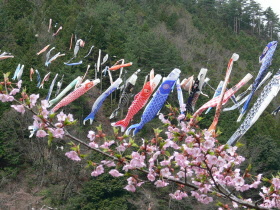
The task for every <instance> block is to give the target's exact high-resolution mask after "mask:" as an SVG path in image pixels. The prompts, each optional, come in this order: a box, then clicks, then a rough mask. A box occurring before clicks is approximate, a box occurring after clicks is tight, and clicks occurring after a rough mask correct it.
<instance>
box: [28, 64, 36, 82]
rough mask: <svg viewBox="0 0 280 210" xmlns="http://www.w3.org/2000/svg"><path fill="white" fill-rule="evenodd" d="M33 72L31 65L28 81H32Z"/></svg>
mask: <svg viewBox="0 0 280 210" xmlns="http://www.w3.org/2000/svg"><path fill="white" fill-rule="evenodd" d="M34 73H35V71H34V69H33V68H32V67H31V68H30V72H29V78H30V81H32V77H33V74H34Z"/></svg>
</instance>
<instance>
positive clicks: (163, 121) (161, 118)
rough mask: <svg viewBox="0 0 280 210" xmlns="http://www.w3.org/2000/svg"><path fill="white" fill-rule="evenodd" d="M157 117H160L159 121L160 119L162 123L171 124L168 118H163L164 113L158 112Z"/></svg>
mask: <svg viewBox="0 0 280 210" xmlns="http://www.w3.org/2000/svg"><path fill="white" fill-rule="evenodd" d="M158 119H160V121H161V122H162V123H163V124H171V123H170V121H169V120H166V119H165V118H164V115H163V114H162V113H159V115H158Z"/></svg>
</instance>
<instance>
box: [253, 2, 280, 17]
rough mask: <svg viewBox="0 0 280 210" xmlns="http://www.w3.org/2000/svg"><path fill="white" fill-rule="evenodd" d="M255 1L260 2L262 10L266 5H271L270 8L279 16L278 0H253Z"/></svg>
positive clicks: (279, 5) (279, 6)
mask: <svg viewBox="0 0 280 210" xmlns="http://www.w3.org/2000/svg"><path fill="white" fill-rule="evenodd" d="M255 1H256V2H258V3H260V4H261V6H262V8H263V10H266V9H267V7H271V8H272V10H273V11H274V12H275V13H276V14H277V15H278V17H279V18H280V0H255Z"/></svg>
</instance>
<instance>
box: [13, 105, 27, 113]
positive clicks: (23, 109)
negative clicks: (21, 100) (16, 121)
mask: <svg viewBox="0 0 280 210" xmlns="http://www.w3.org/2000/svg"><path fill="white" fill-rule="evenodd" d="M11 107H13V108H14V109H15V110H16V111H17V112H20V113H21V114H24V112H25V108H24V106H23V105H11Z"/></svg>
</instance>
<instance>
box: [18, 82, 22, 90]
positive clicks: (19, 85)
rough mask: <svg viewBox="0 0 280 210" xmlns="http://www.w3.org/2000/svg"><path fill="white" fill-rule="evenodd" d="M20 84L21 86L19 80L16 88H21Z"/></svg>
mask: <svg viewBox="0 0 280 210" xmlns="http://www.w3.org/2000/svg"><path fill="white" fill-rule="evenodd" d="M21 84H22V80H19V81H18V82H17V87H18V88H19V89H20V88H21Z"/></svg>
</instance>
